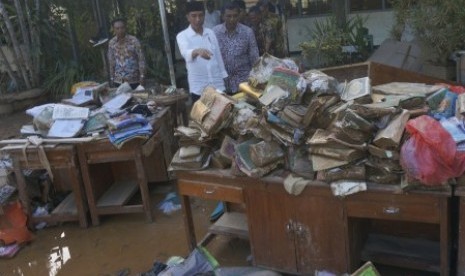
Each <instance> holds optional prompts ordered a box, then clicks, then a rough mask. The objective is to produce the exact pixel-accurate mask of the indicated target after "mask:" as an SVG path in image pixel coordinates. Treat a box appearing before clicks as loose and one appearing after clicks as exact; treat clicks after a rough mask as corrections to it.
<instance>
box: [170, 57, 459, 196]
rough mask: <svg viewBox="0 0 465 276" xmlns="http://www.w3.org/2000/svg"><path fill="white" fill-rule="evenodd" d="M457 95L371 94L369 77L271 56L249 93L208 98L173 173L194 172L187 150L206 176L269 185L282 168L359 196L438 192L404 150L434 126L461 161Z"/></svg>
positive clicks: (390, 88) (387, 89)
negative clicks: (404, 189)
mask: <svg viewBox="0 0 465 276" xmlns="http://www.w3.org/2000/svg"><path fill="white" fill-rule="evenodd" d="M457 89H459V88H457V87H450V86H447V85H444V84H438V85H427V84H423V83H405V82H392V83H386V84H383V85H376V86H372V85H371V79H370V78H369V77H368V76H367V77H362V78H356V79H353V80H348V81H345V82H339V81H338V80H336V79H335V78H334V77H332V76H329V75H327V74H325V73H323V72H321V71H318V70H310V71H307V72H304V73H299V72H298V67H297V65H296V64H295V63H294V62H293V61H292V60H289V59H284V60H281V59H277V58H275V57H272V56H269V55H265V56H262V57H261V58H260V61H259V62H258V63H257V64H256V65H255V68H254V69H253V70H252V71H251V73H250V79H249V81H248V82H247V83H242V84H241V85H240V90H241V91H242V92H241V93H238V94H236V95H234V96H233V97H229V96H227V95H224V94H220V93H218V92H217V91H216V90H215V89H214V88H211V87H208V88H206V89H205V90H204V91H203V94H202V96H201V98H200V100H199V101H198V102H196V103H195V104H194V107H193V109H192V112H191V114H190V115H191V117H190V118H191V123H190V124H189V127H180V128H178V129H177V130H176V133H177V135H178V136H180V137H181V139H180V140H181V141H182V146H183V147H181V149H180V150H179V151H178V153H177V154H176V156H175V158H174V159H173V165H175V166H173V168H174V167H175V169H176V170H183V169H193V166H192V164H193V163H192V161H191V160H190V159H185V163H183V158H182V156H183V155H184V156H185V155H186V153H185V152H186V148H185V146H189V145H194V144H195V145H197V147H199V148H200V149H199V148H196V149H195V152H196V153H198V154H199V155H197V156H196V160H197V161H198V163H195V167H197V168H199V169H200V168H206V167H215V168H221V169H225V168H231V170H232V173H233V174H236V175H247V176H250V177H262V176H264V175H266V174H268V173H270V172H271V171H273V170H276V169H279V168H280V169H285V170H288V171H290V172H293V173H294V174H295V175H298V176H301V177H304V178H305V179H310V180H319V181H325V182H327V183H339V182H338V181H344V180H347V181H350V183H352V184H351V185H353V183H355V185H359V187H366V183H378V184H389V185H393V184H395V185H399V184H400V183H402V182H403V181H404V180H405V179H408V180H410V181H411V182H415V181H417V182H420V183H422V184H426V185H443V184H445V183H446V182H447V181H445V182H444V181H442V182H441V183H431V182H428V181H424V179H422V178H421V177H419V176H418V175H416V174H415V173H412V172H411V171H409V170H408V168H407V167H406V166H407V165H411V163H409V162H408V161H411V159H408V157H407V155H406V154H404V155H403V154H402V152H403V150H402V149H403V145H404V143H405V141H406V140H407V139H409V137H410V136H411V135H412V131H413V130H412V129H413V128H408V127H407V126H408V124H409V123H410V122H412V123H413V122H414V121H413V120H414V119H420V120H422V118H423V117H430V118H435V119H436V120H440V121H441V123H440V124H439V123H438V124H439V125H443V126H444V127H443V128H444V131H448V132H449V133H451V135H450V139H454V140H453V141H454V144H453V146H454V151H453V154H455V152H456V151H457V154H459V155H460V152H461V151H464V150H465V147H461V145H465V127H464V126H463V115H465V96H462V95H465V94H461V93H459V92H457ZM456 102H457V107H456ZM422 122H423V120H422ZM406 128H407V129H409V132H406V131H405V130H406ZM456 145H457V147H456ZM435 149H436V148H435ZM409 150H411V151H412V150H414V151H420V150H421V149H419V148H409ZM181 152H183V153H184V154H181ZM204 155H209V156H211V158H207V157H205V156H204ZM403 157H404V158H403ZM452 158H453V157H452ZM405 159H408V160H405ZM201 162H209V164H205V163H201ZM463 170H465V166H463V168H462V169H461V173H463ZM457 173H458V170H455V171H454V173H451V174H449V175H448V177H446V180H447V179H450V178H453V177H458V176H459V175H455V174H457ZM405 175H407V176H408V178H405V177H404V176H405ZM357 183H358V184H357ZM356 190H359V189H356Z"/></svg>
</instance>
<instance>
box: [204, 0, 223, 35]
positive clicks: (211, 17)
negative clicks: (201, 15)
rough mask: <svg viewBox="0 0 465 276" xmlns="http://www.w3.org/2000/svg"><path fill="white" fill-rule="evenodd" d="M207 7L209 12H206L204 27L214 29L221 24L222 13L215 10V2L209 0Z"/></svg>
mask: <svg viewBox="0 0 465 276" xmlns="http://www.w3.org/2000/svg"><path fill="white" fill-rule="evenodd" d="M205 5H206V7H207V10H206V11H205V21H204V22H203V26H204V27H205V28H209V29H212V28H213V27H215V26H216V25H218V24H220V23H221V13H220V11H219V10H215V3H214V2H213V0H207V3H206V4H205Z"/></svg>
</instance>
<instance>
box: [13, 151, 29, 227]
mask: <svg viewBox="0 0 465 276" xmlns="http://www.w3.org/2000/svg"><path fill="white" fill-rule="evenodd" d="M19 163H20V162H19V160H18V158H13V170H14V172H15V177H16V182H17V183H16V184H17V185H18V194H19V199H20V200H21V203H22V205H23V208H24V211H25V212H26V215H27V217H28V220H27V224H28V226H29V228H31V229H32V228H33V225H32V219H31V218H32V210H31V205H30V199H29V195H28V193H27V187H26V179H25V178H24V175H23V172H22V170H21V165H20V164H19Z"/></svg>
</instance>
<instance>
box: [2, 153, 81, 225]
mask: <svg viewBox="0 0 465 276" xmlns="http://www.w3.org/2000/svg"><path fill="white" fill-rule="evenodd" d="M8 148H9V147H5V148H3V149H2V150H3V151H5V152H7V153H8V154H10V156H11V158H12V160H13V167H14V172H15V176H16V181H17V185H18V193H19V196H20V199H21V202H22V204H23V206H24V208H25V210H26V213H27V215H28V218H29V220H28V223H29V226H33V224H34V223H36V222H41V221H44V222H48V223H56V222H62V221H79V225H80V226H81V227H87V225H88V223H87V209H88V208H87V204H86V200H85V196H84V195H85V194H84V188H83V185H82V180H81V173H80V170H79V162H78V160H77V153H76V147H75V146H74V145H53V146H50V145H49V146H46V145H44V151H45V155H46V156H47V159H48V162H49V164H50V168H51V169H52V171H53V173H54V175H55V174H56V173H57V172H58V171H60V170H63V171H64V173H65V175H66V179H63V180H62V182H66V183H64V184H69V185H68V186H69V187H65V188H69V189H70V190H71V191H72V193H71V194H69V195H68V196H67V197H66V199H65V200H63V201H62V202H61V203H60V204H59V205H58V206H57V207H56V208H55V209H54V210H53V212H52V213H51V214H49V215H45V216H40V217H33V216H32V209H31V202H30V198H29V196H28V192H27V189H26V181H25V178H24V175H23V170H24V169H45V166H44V164H42V163H41V162H40V159H39V149H38V148H37V147H34V146H29V147H28V148H27V149H26V151H25V153H24V152H23V150H22V149H20V148H18V147H17V146H16V147H12V148H10V149H8ZM58 176H59V175H58V174H57V175H55V179H56V178H58ZM55 184H57V183H54V185H55ZM62 184H63V183H62ZM63 186H66V185H63Z"/></svg>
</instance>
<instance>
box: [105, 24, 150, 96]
mask: <svg viewBox="0 0 465 276" xmlns="http://www.w3.org/2000/svg"><path fill="white" fill-rule="evenodd" d="M112 27H113V32H114V33H115V37H113V38H112V39H111V40H110V42H109V44H108V63H109V64H110V65H109V67H110V80H111V82H112V85H113V84H114V85H120V84H122V83H124V82H128V83H129V85H131V88H132V89H135V88H136V87H137V86H139V84H140V85H144V84H145V58H144V54H143V52H142V48H141V45H140V42H139V40H138V39H137V38H135V37H134V36H132V35H128V34H126V21H124V20H123V19H115V20H114V21H113V22H112Z"/></svg>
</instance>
